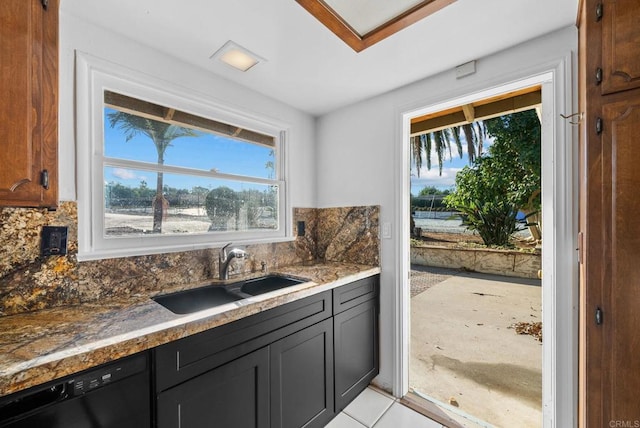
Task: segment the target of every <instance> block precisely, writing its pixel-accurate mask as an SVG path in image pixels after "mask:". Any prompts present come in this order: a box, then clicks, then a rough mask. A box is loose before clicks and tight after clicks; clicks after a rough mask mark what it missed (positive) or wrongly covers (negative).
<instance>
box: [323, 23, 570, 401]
mask: <svg viewBox="0 0 640 428" xmlns="http://www.w3.org/2000/svg"><path fill="white" fill-rule="evenodd" d="M575 51H577V30H576V29H575V28H574V27H570V28H566V29H563V30H560V31H557V32H554V33H551V34H548V35H546V36H543V37H540V38H537V39H535V40H532V41H529V42H526V43H524V44H522V45H518V46H516V47H513V48H510V49H508V50H505V51H502V52H499V53H496V54H494V55H491V56H488V57H485V58H481V59H478V61H477V64H476V69H477V72H476V74H474V75H471V76H468V77H465V78H462V79H459V80H457V79H456V77H455V71H454V70H450V71H447V72H444V73H441V74H439V75H436V76H433V77H430V78H427V79H424V80H422V81H419V82H416V83H414V84H411V85H408V86H406V87H403V88H400V89H398V90H395V91H392V92H389V93H386V94H383V95H381V96H378V97H375V98H373V99H370V100H367V101H364V102H361V103H358V104H355V105H352V106H349V107H346V108H343V109H340V110H338V111H334V112H331V113H329V114H327V115H324V116H322V117H321V118H319V119H318V123H317V144H318V149H317V150H318V158H317V168H318V169H317V170H318V189H317V195H318V199H317V203H318V207H319V208H326V207H334V206H346V205H374V204H376V205H380V206H381V219H380V221H381V223H383V222H388V223H391V226H392V238H391V239H383V240H382V248H381V253H382V254H381V265H382V276H381V281H382V288H381V322H380V324H381V325H380V326H381V341H380V344H381V355H380V356H381V370H380V375H379V377H378V379H377V382H378V384H380V385H381V386H383V387H385V388H388V389H392V387H393V385H394V380H396V379H395V378H394V376H396V377H397V376H398V374H397V373H396V374H394V370H396V369H397V365H396V364H394V346H395V347H397V346H398V341H397V340H398V339H397V335H396V334H395V333H396V332H395V331H394V329H395V317H396V315H397V314H396V307H397V302H396V288H397V287H400V286H401V284H402V282H401V281H400V280H399V278H400V272H398V270H399V268H398V266H399V265H400V262H399V260H400V259H401V257H400V256H399V255H398V254H397V252H399V251H400V250H398V248H401V246H400V245H399V234H400V232H401V228H402V224H397V223H395V222H394V220H395V218H396V217H397V205H398V204H399V201H400V200H401V199H400V198H399V197H398V195H397V193H398V189H401V188H402V184H401V183H399V182H398V181H399V179H398V177H397V176H398V174H397V170H398V168H399V166H401V163H400V162H401V161H402V160H401V159H399V156H398V153H399V152H400V151H399V150H397V145H400V144H407V143H406V142H403V141H402V121H401V116H402V113H404V112H408V111H412V110H415V109H418V108H422V107H427V106H430V105H435V104H440V103H442V102H445V101H447V100H450V99H453V98H458V97H461V96H464V95H468V94H472V93H475V92H480V91H482V90H485V89H488V88H493V87H498V86H502V85H504V84H505V83H508V82H510V81H515V80H519V79H522V78H524V77H528V75H527V74H525V73H530V71H529V70H531V69H532V68H535V67H536V66H537V65H542V64H546V63H548V62H550V61H553V60H555V59H557V58H559V57H563V56H565V55H567V54H570V53H571V52H575ZM419 60H420V59H419V58H416V61H419ZM426 60H428V61H437V58H428V59H426ZM574 87H575V82H574ZM407 221H408V219H407Z"/></svg>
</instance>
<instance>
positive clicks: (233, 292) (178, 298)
mask: <svg viewBox="0 0 640 428" xmlns="http://www.w3.org/2000/svg"><path fill="white" fill-rule="evenodd" d="M303 282H307V280H303V279H297V278H291V277H288V276H280V275H267V276H263V277H260V278H255V279H249V280H246V281H240V282H235V283H232V284H228V285H208V286H205V287H200V288H192V289H190V290H184V291H178V292H177V293H171V294H164V295H162V296H156V297H153V300H154V301H156V302H157V303H159V304H161V305H162V306H164V307H165V308H167V309H169V310H170V311H171V312H173V313H174V314H179V315H183V314H190V313H192V312H198V311H202V310H204V309H209V308H213V307H216V306H220V305H224V304H225V303H230V302H235V301H237V300H242V299H244V298H248V297H251V296H258V295H260V294H264V293H268V292H270V291H274V290H279V289H281V288H285V287H290V286H292V285H296V284H302V283H303Z"/></svg>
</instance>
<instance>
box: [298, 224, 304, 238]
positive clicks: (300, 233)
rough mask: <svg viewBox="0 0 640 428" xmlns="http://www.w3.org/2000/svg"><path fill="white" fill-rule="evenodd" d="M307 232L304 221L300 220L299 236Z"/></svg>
mask: <svg viewBox="0 0 640 428" xmlns="http://www.w3.org/2000/svg"><path fill="white" fill-rule="evenodd" d="M304 233H305V224H304V221H299V222H298V236H304Z"/></svg>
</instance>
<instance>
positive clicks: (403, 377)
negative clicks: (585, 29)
mask: <svg viewBox="0 0 640 428" xmlns="http://www.w3.org/2000/svg"><path fill="white" fill-rule="evenodd" d="M573 61H574V54H573V52H567V53H565V54H564V55H562V56H559V57H558V58H556V59H554V60H552V61H547V62H545V63H543V64H538V65H536V66H532V67H529V68H525V69H522V70H519V71H517V72H513V73H509V74H504V75H502V76H498V77H495V76H494V77H492V78H491V79H489V80H485V81H477V82H476V83H474V84H473V85H469V86H467V87H461V88H458V89H457V90H455V91H450V92H449V93H447V94H444V93H443V94H440V95H439V96H437V97H434V98H432V99H425V100H423V101H422V102H416V103H412V105H410V106H404V107H402V108H398V109H397V122H396V131H397V135H398V138H400V141H398V142H397V144H396V149H395V159H394V162H395V163H394V167H395V172H396V174H397V175H396V177H395V183H396V184H395V189H396V206H395V213H394V216H395V221H396V224H398V225H402V227H401V233H400V237H399V238H398V239H397V241H396V249H395V257H396V260H395V266H396V269H397V277H396V278H395V281H396V287H395V290H396V293H395V299H396V302H395V314H394V323H395V325H394V329H393V332H394V334H395V337H394V340H393V343H394V344H395V345H396V348H395V355H394V363H393V369H394V371H393V376H394V378H393V394H394V395H395V396H397V397H401V396H403V395H405V394H406V393H407V392H408V388H409V374H408V373H409V358H410V355H409V340H410V331H409V330H410V301H409V298H410V297H409V296H410V291H409V271H410V262H409V252H410V245H409V216H410V212H409V209H410V207H409V195H410V170H409V165H410V162H409V161H410V153H409V144H408V141H409V128H410V126H409V124H410V120H411V118H412V117H416V116H419V115H423V114H427V113H432V112H436V111H439V110H443V109H446V108H448V107H453V106H458V105H462V104H467V103H469V102H472V101H476V100H479V99H483V98H488V97H491V96H493V95H497V94H499V93H505V92H509V91H511V90H516V89H519V88H524V87H528V86H532V85H542V98H543V100H542V198H543V204H542V206H543V217H544V218H545V227H544V230H543V252H542V284H543V292H542V318H543V337H544V342H543V370H542V372H543V373H542V376H543V394H542V395H543V397H542V404H543V426H544V428H571V427H577V424H578V420H577V418H578V413H577V403H578V287H579V281H578V269H577V267H578V265H577V259H576V251H575V249H576V241H577V225H578V217H577V214H578V209H577V207H578V201H577V199H578V171H577V147H578V146H577V130H576V129H575V127H572V126H571V125H570V124H569V123H568V122H567V121H564V120H562V119H560V114H561V113H562V114H567V113H573V112H574V106H575V105H576V104H577V103H576V100H575V94H574V90H573V88H574V85H573V83H572V82H574V75H575V70H574V69H573ZM479 67H482V61H479Z"/></svg>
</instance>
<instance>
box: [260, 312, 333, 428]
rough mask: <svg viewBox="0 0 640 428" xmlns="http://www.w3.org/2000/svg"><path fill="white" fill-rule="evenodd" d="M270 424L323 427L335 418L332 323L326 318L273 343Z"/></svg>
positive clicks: (276, 427) (289, 427) (286, 427)
mask: <svg viewBox="0 0 640 428" xmlns="http://www.w3.org/2000/svg"><path fill="white" fill-rule="evenodd" d="M270 350H271V427H272V428H300V427H305V428H312V427H323V426H325V425H326V424H327V422H329V421H330V420H331V418H333V416H334V410H333V409H334V406H333V323H332V320H331V319H327V320H325V321H323V322H321V323H318V324H316V325H314V326H311V327H308V328H306V329H304V330H302V331H299V332H297V333H294V334H292V335H291V336H287V337H285V338H284V339H281V340H279V341H277V342H275V343H274V344H272V345H271V346H270Z"/></svg>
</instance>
